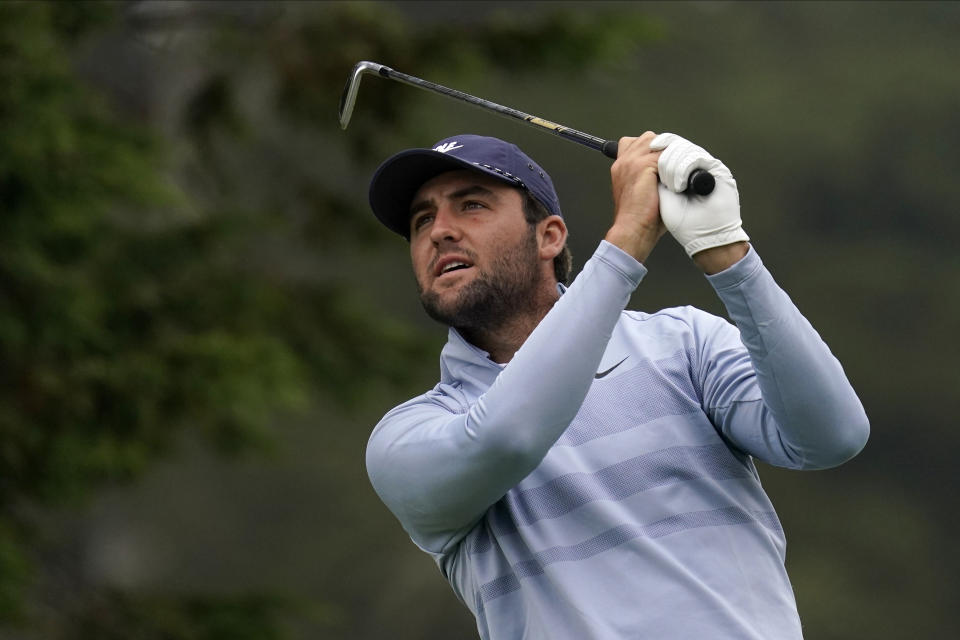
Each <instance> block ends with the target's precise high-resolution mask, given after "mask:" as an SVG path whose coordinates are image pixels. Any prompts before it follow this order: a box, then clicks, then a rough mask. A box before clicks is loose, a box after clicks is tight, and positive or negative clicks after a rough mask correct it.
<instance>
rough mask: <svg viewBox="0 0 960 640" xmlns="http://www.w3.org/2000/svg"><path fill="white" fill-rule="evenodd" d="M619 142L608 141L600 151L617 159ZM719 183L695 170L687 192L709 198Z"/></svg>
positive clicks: (702, 170)
mask: <svg viewBox="0 0 960 640" xmlns="http://www.w3.org/2000/svg"><path fill="white" fill-rule="evenodd" d="M617 147H618V144H617V141H616V140H607V141H606V142H604V143H603V146H602V147H600V151H601V152H602V153H603V155H605V156H607V157H608V158H613V159H614V160H616V159H617ZM716 184H717V181H716V180H715V179H714V177H713V175H712V174H711V173H710V172H709V171H706V170H704V169H694V170H693V171H691V172H690V176H689V177H688V178H687V191H690V192H693V193H695V194H697V195H698V196H708V195H710V194H711V193H713V188H714V187H715V186H716Z"/></svg>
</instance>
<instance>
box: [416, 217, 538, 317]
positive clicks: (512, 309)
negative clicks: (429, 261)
mask: <svg viewBox="0 0 960 640" xmlns="http://www.w3.org/2000/svg"><path fill="white" fill-rule="evenodd" d="M540 278H541V275H540V268H539V263H538V260H537V235H536V227H535V226H534V225H530V233H528V234H527V235H526V237H525V238H524V239H522V240H521V241H520V242H519V243H518V244H517V245H516V246H514V247H511V248H509V249H505V250H504V251H503V252H502V253H501V254H500V255H499V256H497V257H496V259H495V260H494V263H493V265H492V267H491V271H490V272H486V271H481V272H480V273H479V274H478V275H477V277H476V278H474V279H473V281H472V282H470V283H469V284H468V285H466V286H465V287H463V288H462V289H461V290H460V293H459V294H458V295H457V297H456V299H455V300H454V301H453V302H452V303H449V304H447V305H446V306H445V307H444V306H441V303H440V296H439V295H438V294H437V293H435V292H433V291H427V292H424V290H423V287H422V286H421V285H420V282H419V280H418V281H417V290H418V291H419V292H420V303H421V304H422V305H423V309H424V311H426V312H427V315H428V316H430V317H431V318H433V319H434V320H436V321H437V322H440V323H443V324H445V325H447V326H449V327H453V328H455V329H457V330H460V331H466V332H476V331H480V332H490V331H496V330H497V329H499V328H501V327H503V326H504V325H505V324H506V323H507V322H508V321H509V320H510V319H511V318H513V317H514V316H515V315H516V314H517V313H520V312H526V311H528V310H529V308H530V305H531V304H534V303H535V300H536V299H537V296H536V293H537V289H538V288H539V287H540Z"/></svg>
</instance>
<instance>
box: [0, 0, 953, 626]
mask: <svg viewBox="0 0 960 640" xmlns="http://www.w3.org/2000/svg"><path fill="white" fill-rule="evenodd" d="M958 33H960V4H957V3H951V2H942V3H925V2H909V3H908V2H904V3H870V2H852V3H845V2H830V3H818V2H800V3H790V2H775V3H761V2H744V3H740V2H683V3H627V2H616V3H608V2H589V3H587V2H582V3H581V2H482V3H481V2H404V3H400V2H317V3H310V2H269V3H260V2H173V1H171V2H152V1H142V2H82V3H67V2H62V3H45V2H13V1H8V2H3V3H0V213H2V218H0V219H2V233H0V377H2V382H3V384H2V387H0V393H2V394H3V396H2V399H0V637H2V638H9V639H14V640H34V639H44V640H47V639H53V640H67V639H84V640H86V639H94V638H96V639H114V638H115V639H118V640H119V639H163V640H167V639H169V640H188V639H189V640H221V639H223V640H226V639H231V640H233V639H245V638H251V639H252V638H257V639H281V638H282V639H301V638H330V639H339V638H349V639H366V638H387V637H389V638H397V639H424V640H427V639H430V640H433V639H448V638H472V637H476V632H475V628H474V624H473V620H472V617H471V616H470V614H469V613H468V611H467V610H466V609H465V608H464V607H463V606H462V605H461V604H460V603H459V602H458V601H457V600H456V598H455V597H454V596H453V594H452V592H451V591H450V589H449V587H448V586H447V584H446V582H445V581H444V580H443V578H442V577H441V575H440V574H439V572H438V571H437V570H436V568H435V566H434V565H433V563H432V561H431V560H430V559H429V557H427V556H426V555H424V554H422V553H421V552H419V551H418V550H417V549H416V548H415V547H414V546H413V544H412V543H411V542H410V541H409V540H408V539H407V538H406V536H405V534H404V533H403V531H402V530H401V529H400V527H399V525H398V524H397V523H396V522H395V521H394V520H393V518H392V516H391V515H390V514H389V513H388V512H387V510H386V508H385V507H383V505H382V504H381V503H380V502H379V501H378V499H377V497H376V496H375V494H374V493H373V491H372V489H371V488H370V486H369V483H368V481H367V478H366V473H365V470H364V466H363V453H364V447H365V444H366V439H367V437H368V435H369V432H370V430H371V428H372V427H373V425H374V424H375V423H376V421H377V420H378V419H379V418H380V416H381V415H382V414H383V413H384V412H385V411H387V410H388V409H390V408H391V407H393V406H394V405H396V404H398V403H400V402H401V401H404V400H406V399H407V398H409V397H412V396H413V395H415V394H419V393H421V392H422V391H424V390H426V389H428V388H430V387H432V386H433V385H434V384H435V382H436V380H437V377H438V360H437V358H438V353H439V349H440V347H441V346H442V344H443V342H444V340H445V330H444V329H443V328H441V327H440V326H438V325H435V324H433V323H432V322H431V321H429V320H428V319H427V318H426V316H425V315H424V314H423V313H422V311H421V310H420V308H419V303H418V302H417V300H416V295H415V289H414V284H413V279H412V277H411V275H410V274H409V269H408V255H407V245H406V243H405V242H403V241H402V240H400V239H399V238H398V237H395V236H392V235H391V233H390V232H388V231H387V230H386V229H384V228H383V227H381V226H379V225H378V224H376V223H375V222H374V221H373V218H372V215H371V214H370V213H369V210H368V208H367V204H366V186H367V181H368V179H369V177H370V175H371V174H372V172H373V170H374V169H375V168H376V167H377V165H378V164H379V162H380V161H381V160H382V159H383V158H385V157H386V156H388V155H389V154H391V153H393V152H395V151H397V150H399V149H402V148H406V147H410V146H429V145H430V144H431V143H432V142H433V141H435V140H438V139H441V138H443V137H446V136H448V135H452V134H455V133H463V132H471V133H480V134H486V135H496V136H500V137H505V138H508V139H511V140H513V141H515V142H517V143H518V144H519V145H520V146H521V147H523V148H524V149H525V150H527V151H528V153H529V154H530V155H531V156H533V157H534V158H536V159H537V160H538V161H539V162H540V163H541V164H542V165H543V166H544V167H545V168H546V169H547V170H548V171H549V172H550V173H551V175H552V176H553V179H554V182H555V183H556V185H557V190H558V192H559V195H560V199H561V202H562V205H563V208H564V212H565V215H566V217H567V220H568V224H569V226H570V228H571V232H572V237H571V247H572V249H573V252H574V258H575V264H576V266H577V267H579V266H580V265H582V263H583V261H584V260H585V259H586V258H587V257H589V255H590V254H591V253H592V252H593V250H594V248H595V247H596V245H597V243H598V242H599V240H600V238H601V237H602V235H603V233H604V231H605V229H606V226H607V225H608V223H609V220H610V218H611V198H610V195H609V173H608V169H609V164H610V163H609V161H608V160H607V159H606V158H604V157H603V156H602V155H600V154H599V153H597V152H594V151H591V150H589V149H586V148H583V147H579V146H577V145H573V144H570V143H568V142H564V141H562V140H560V139H558V138H556V137H554V136H551V135H548V134H545V133H542V132H540V131H535V130H532V129H530V128H528V127H525V126H523V125H521V124H519V123H517V122H515V121H510V120H507V119H503V118H499V117H497V116H495V115H493V114H490V113H487V112H484V111H480V110H477V109H475V108H473V107H470V106H468V105H463V104H460V103H457V102H453V101H451V100H449V99H445V98H441V97H438V96H434V95H431V94H427V93H424V92H421V91H417V90H415V89H413V88H410V87H406V86H404V85H401V84H398V83H394V82H387V81H384V80H381V79H378V78H374V77H369V76H368V77H367V78H366V79H365V80H364V81H363V83H362V86H361V89H360V94H359V99H358V102H357V107H356V109H355V111H354V116H353V121H352V123H351V125H350V128H349V129H348V130H347V131H341V130H340V129H339V127H338V123H337V102H338V99H339V97H340V92H341V90H342V87H343V84H344V82H345V81H346V79H347V76H348V74H349V72H350V70H351V68H352V67H353V65H354V64H355V63H356V62H357V61H359V60H373V61H376V62H380V63H383V64H386V65H389V66H392V67H394V68H396V69H397V70H400V71H404V72H407V73H410V74H412V75H416V76H419V77H423V78H427V79H430V80H433V81H435V82H439V83H441V84H446V85H448V86H452V87H455V88H458V89H461V90H463V91H466V92H468V93H472V94H475V95H479V96H482V97H485V98H487V99H490V100H493V101H495V102H499V103H501V104H506V105H509V106H513V107H515V108H518V109H521V110H523V111H527V112H530V113H534V114H537V115H540V116H542V117H545V118H548V119H550V120H554V121H556V122H560V123H563V124H566V125H569V126H572V127H574V128H577V129H581V130H584V131H587V132H590V133H593V134H596V135H598V136H601V137H606V138H617V137H619V136H621V135H630V134H633V135H635V134H639V133H640V132H643V131H645V130H648V129H650V130H655V131H675V132H677V133H680V134H682V135H684V136H686V137H689V138H691V139H693V140H695V141H696V142H698V143H699V144H701V145H703V146H705V147H706V148H707V149H709V150H710V151H712V152H713V153H714V154H715V155H717V156H718V157H720V158H722V159H723V160H724V161H725V162H726V164H727V165H728V166H729V167H731V169H732V171H733V173H734V175H735V176H736V178H737V181H738V184H739V186H740V194H741V202H742V211H743V218H744V223H745V227H746V229H747V230H748V232H749V233H750V235H751V237H752V239H753V242H754V245H755V246H756V248H757V249H758V251H759V252H760V254H761V255H762V256H763V258H764V260H765V262H766V263H767V265H768V267H769V268H770V269H771V271H772V272H773V274H774V276H775V277H776V278H777V279H778V281H779V282H780V283H781V284H782V285H783V287H784V288H785V289H786V290H787V291H788V292H789V293H790V294H791V296H792V297H793V299H794V300H795V301H796V303H797V304H798V306H799V307H800V309H801V310H802V311H804V312H805V314H806V315H807V317H808V318H809V319H810V320H811V321H812V322H813V324H814V326H816V327H817V329H818V330H819V331H820V333H821V335H822V336H823V337H824V339H825V340H826V341H827V343H828V344H829V345H830V346H831V348H832V349H833V351H834V352H835V353H836V354H837V356H838V357H839V358H840V360H841V362H842V363H843V364H844V367H845V369H846V371H847V373H848V374H849V377H850V378H851V380H852V382H853V384H854V386H855V387H856V389H857V390H858V391H859V393H860V396H861V399H862V400H863V402H864V405H865V406H866V408H867V413H868V415H869V416H870V418H871V423H872V429H873V432H872V437H871V440H870V442H869V444H868V445H867V448H866V449H865V450H864V452H863V453H862V454H861V455H860V456H859V457H858V458H856V459H855V460H853V461H852V462H850V463H848V464H847V465H844V466H842V467H840V468H838V469H834V470H829V471H821V472H806V473H800V472H787V471H783V470H779V469H774V468H770V467H762V468H761V470H760V471H761V477H762V479H763V481H764V484H765V486H766V488H767V491H768V493H770V495H771V497H772V499H773V502H774V504H775V505H776V507H777V509H778V512H779V514H780V517H781V520H782V521H783V524H784V528H785V530H786V532H787V539H788V558H787V564H788V569H789V572H790V575H791V577H792V580H793V584H794V588H795V592H796V596H797V601H798V606H799V609H800V614H801V617H802V620H803V623H804V627H805V633H806V636H807V637H808V638H811V639H824V640H833V639H836V640H839V639H850V638H871V639H873V640H881V639H889V640H892V639H902V638H905V637H911V638H935V637H951V636H952V635H953V634H954V633H955V629H956V625H957V623H958V621H960V620H958V618H957V613H956V603H957V601H958V596H960V581H958V577H957V576H958V573H960V566H958V554H957V552H956V547H955V544H954V535H955V531H956V526H955V525H956V517H955V514H954V512H955V509H956V505H957V501H956V497H955V496H956V493H955V491H956V490H957V485H958V483H957V481H956V479H955V472H954V468H953V466H954V465H952V464H951V463H950V462H949V460H950V459H952V455H953V449H954V447H956V446H957V445H958V444H960V430H958V429H957V420H956V416H957V415H958V409H960V407H958V404H960V402H958V398H960V393H958V384H957V383H958V381H960V376H958V374H957V373H956V368H955V362H956V358H957V347H956V344H955V336H956V333H957V330H958V329H960V326H958V321H957V317H958V312H960V296H958V292H960V291H958V289H960V287H958V284H957V283H958V280H960V257H958V252H957V250H956V245H957V239H958V235H960V233H958V232H960V217H958V216H957V196H956V191H955V190H956V187H957V184H958V182H957V176H958V175H960V159H958V157H960V156H958V153H957V150H958V149H960V74H958V73H957V69H956V61H957V60H958V59H960V38H958V37H957V34H958ZM648 266H649V268H650V273H649V276H648V277H647V278H646V280H645V281H644V282H643V284H642V286H641V287H640V288H639V289H638V291H637V292H636V294H635V295H634V297H633V300H632V302H631V306H632V307H633V308H636V309H642V310H647V311H652V310H656V309H659V308H662V307H665V306H672V305H679V304H694V305H697V306H700V307H702V308H705V309H707V310H709V311H712V312H715V313H719V314H722V313H723V310H722V308H721V306H720V305H719V303H718V301H717V300H716V298H715V296H714V295H713V293H712V290H711V289H710V288H709V286H708V285H707V284H706V282H705V281H704V279H703V278H702V276H700V275H699V272H698V271H697V270H696V269H695V267H693V266H692V265H691V264H690V263H689V261H688V260H687V259H686V257H685V255H684V254H683V251H682V250H681V249H680V247H679V246H678V245H676V243H675V242H673V241H672V240H671V239H670V238H665V239H664V240H663V241H662V242H661V244H660V245H659V246H658V247H657V249H656V251H655V252H654V254H653V255H652V257H651V259H650V262H649V265H648Z"/></svg>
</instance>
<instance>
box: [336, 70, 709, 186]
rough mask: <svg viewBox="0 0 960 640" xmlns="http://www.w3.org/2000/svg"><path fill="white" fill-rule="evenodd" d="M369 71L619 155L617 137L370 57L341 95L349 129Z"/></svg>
mask: <svg viewBox="0 0 960 640" xmlns="http://www.w3.org/2000/svg"><path fill="white" fill-rule="evenodd" d="M365 73H369V74H375V75H378V76H380V77H381V78H387V79H388V80H396V81H397V82H402V83H404V84H408V85H410V86H413V87H417V88H419V89H424V90H426V91H432V92H433V93H439V94H440V95H443V96H447V97H448V98H453V99H455V100H460V101H461V102H466V103H469V104H472V105H474V106H477V107H480V108H481V109H486V110H488V111H493V112H494V113H499V114H500V115H502V116H507V117H510V118H515V119H517V120H520V121H522V122H526V123H527V124H529V125H533V126H535V127H538V128H539V129H542V130H545V131H551V132H553V133H555V134H556V135H558V136H560V137H561V138H564V139H566V140H570V141H571V142H576V143H578V144H582V145H584V146H585V147H590V148H591V149H596V150H597V151H599V152H601V153H602V154H603V155H605V156H607V157H608V158H613V159H616V157H617V141H616V140H604V139H603V138H598V137H597V136H594V135H590V134H589V133H584V132H582V131H577V130H576V129H571V128H570V127H565V126H563V125H560V124H557V123H556V122H550V121H549V120H544V119H543V118H539V117H537V116H533V115H530V114H529V113H524V112H523V111H518V110H516V109H513V108H511V107H505V106H503V105H501V104H497V103H495V102H490V101H489V100H484V99H483V98H478V97H476V96H472V95H470V94H468V93H463V92H462V91H457V90H456V89H451V88H449V87H444V86H442V85H439V84H435V83H433V82H430V81H428V80H422V79H420V78H416V77H414V76H410V75H407V74H405V73H400V72H399V71H394V70H393V69H391V68H390V67H387V66H384V65H382V64H378V63H376V62H369V61H367V60H363V61H361V62H358V63H357V64H356V65H355V66H354V67H353V71H352V72H351V73H350V77H349V78H348V79H347V84H346V86H345V87H344V88H343V94H342V95H341V96H340V128H341V129H346V128H347V125H348V124H350V117H351V116H352V115H353V107H354V105H355V104H356V102H357V92H358V91H359V90H360V78H361V76H363V74H365ZM687 185H688V186H687V190H688V191H692V192H693V193H695V194H697V195H701V196H706V195H709V194H710V193H711V192H713V187H714V185H715V181H714V177H713V176H712V175H710V173H709V172H708V171H704V170H703V169H694V170H693V171H692V172H691V173H690V177H689V178H688V180H687Z"/></svg>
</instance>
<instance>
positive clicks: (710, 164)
mask: <svg viewBox="0 0 960 640" xmlns="http://www.w3.org/2000/svg"><path fill="white" fill-rule="evenodd" d="M650 149H651V150H653V151H659V150H660V149H663V150H664V152H663V153H662V154H660V160H659V161H658V163H657V169H658V173H659V174H660V185H659V187H658V190H659V194H660V217H661V218H662V219H663V224H664V226H666V227H667V230H668V231H669V232H670V234H671V235H672V236H673V237H674V238H676V240H677V242H679V243H680V244H681V245H683V248H684V250H685V251H686V252H687V255H688V256H692V255H693V254H695V253H697V252H699V251H703V250H704V249H710V248H712V247H720V246H723V245H726V244H732V243H734V242H739V241H741V240H749V239H750V238H749V237H748V236H747V234H746V232H745V231H744V230H743V226H742V223H741V221H740V196H739V194H738V193H737V182H736V180H734V179H733V174H731V173H730V169H728V168H727V166H726V165H725V164H723V163H722V162H720V161H719V160H717V159H716V158H714V157H713V156H711V155H710V154H709V153H707V152H706V151H705V150H704V149H703V148H701V147H698V146H697V145H695V144H693V143H692V142H690V141H689V140H685V139H684V138H681V137H680V136H678V135H676V134H674V133H661V134H660V135H658V136H657V137H656V138H654V139H653V142H651V143H650ZM694 169H705V170H706V171H709V172H710V173H711V174H713V177H714V178H715V179H716V182H717V184H716V187H714V190H713V193H711V194H709V195H706V196H698V195H696V194H692V193H690V194H687V193H684V190H685V189H686V188H687V177H688V176H689V175H690V173H691V172H692V171H693V170H694Z"/></svg>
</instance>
